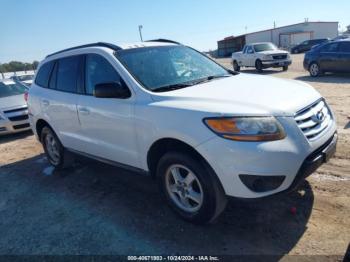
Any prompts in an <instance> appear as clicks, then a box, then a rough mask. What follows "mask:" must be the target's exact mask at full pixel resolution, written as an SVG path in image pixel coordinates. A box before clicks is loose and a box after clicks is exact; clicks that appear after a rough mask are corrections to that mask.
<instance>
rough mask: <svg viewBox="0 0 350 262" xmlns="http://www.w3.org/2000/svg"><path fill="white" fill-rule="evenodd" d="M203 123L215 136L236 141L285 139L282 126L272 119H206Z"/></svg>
mask: <svg viewBox="0 0 350 262" xmlns="http://www.w3.org/2000/svg"><path fill="white" fill-rule="evenodd" d="M204 123H205V124H206V125H207V126H208V127H209V129H210V130H212V131H213V132H214V133H215V134H217V135H219V136H221V137H223V138H226V139H231V140H238V141H273V140H280V139H283V138H285V137H286V135H285V132H284V130H283V127H282V125H281V124H280V123H279V122H278V121H277V119H276V118H274V117H218V118H206V119H204Z"/></svg>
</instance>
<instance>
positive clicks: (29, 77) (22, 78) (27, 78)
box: [11, 74, 34, 87]
mask: <svg viewBox="0 0 350 262" xmlns="http://www.w3.org/2000/svg"><path fill="white" fill-rule="evenodd" d="M33 78H34V75H33V74H24V75H14V76H11V79H12V80H14V81H17V82H21V83H23V84H25V85H26V86H28V87H30V85H31V84H32V83H33Z"/></svg>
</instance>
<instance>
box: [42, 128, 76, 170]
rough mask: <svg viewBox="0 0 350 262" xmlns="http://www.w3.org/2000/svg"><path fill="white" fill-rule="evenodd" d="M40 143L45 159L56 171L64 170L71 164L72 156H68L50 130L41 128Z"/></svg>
mask: <svg viewBox="0 0 350 262" xmlns="http://www.w3.org/2000/svg"><path fill="white" fill-rule="evenodd" d="M41 142H42V145H43V148H44V151H45V154H46V157H47V159H48V160H49V162H50V164H51V165H52V166H54V167H55V168H56V169H62V168H65V167H67V166H68V165H70V164H71V163H72V161H73V158H72V156H70V155H69V154H68V152H67V151H66V150H65V148H64V147H63V145H62V144H61V142H60V140H59V139H58V137H57V135H56V134H55V132H54V131H53V130H52V129H51V128H49V127H44V128H43V130H42V131H41Z"/></svg>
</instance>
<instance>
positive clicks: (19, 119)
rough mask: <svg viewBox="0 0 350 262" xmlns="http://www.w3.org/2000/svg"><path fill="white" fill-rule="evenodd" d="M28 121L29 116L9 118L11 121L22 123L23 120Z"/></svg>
mask: <svg viewBox="0 0 350 262" xmlns="http://www.w3.org/2000/svg"><path fill="white" fill-rule="evenodd" d="M27 119H28V115H22V116H13V117H9V120H10V121H22V120H27Z"/></svg>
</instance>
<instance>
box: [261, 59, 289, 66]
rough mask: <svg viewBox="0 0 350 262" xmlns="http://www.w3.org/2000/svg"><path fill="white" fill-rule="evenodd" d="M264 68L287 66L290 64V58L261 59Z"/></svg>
mask: <svg viewBox="0 0 350 262" xmlns="http://www.w3.org/2000/svg"><path fill="white" fill-rule="evenodd" d="M261 62H262V64H263V67H264V68H269V67H283V66H289V65H291V64H292V60H290V59H286V60H268V61H266V60H265V61H261Z"/></svg>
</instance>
